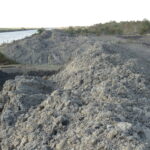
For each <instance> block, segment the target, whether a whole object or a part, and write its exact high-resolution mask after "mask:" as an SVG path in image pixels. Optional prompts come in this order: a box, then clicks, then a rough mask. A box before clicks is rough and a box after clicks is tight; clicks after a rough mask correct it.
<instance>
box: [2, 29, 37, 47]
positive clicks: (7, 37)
mask: <svg viewBox="0 0 150 150" xmlns="http://www.w3.org/2000/svg"><path fill="white" fill-rule="evenodd" d="M36 32H37V30H25V31H13V32H0V45H1V44H3V43H10V42H12V41H14V40H20V39H23V38H25V37H28V36H31V35H33V34H34V33H36Z"/></svg>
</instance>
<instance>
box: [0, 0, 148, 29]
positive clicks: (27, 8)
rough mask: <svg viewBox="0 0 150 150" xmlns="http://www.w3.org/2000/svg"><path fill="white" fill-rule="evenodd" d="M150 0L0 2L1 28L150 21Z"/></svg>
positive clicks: (10, 0) (6, 0) (27, 0)
mask: <svg viewBox="0 0 150 150" xmlns="http://www.w3.org/2000/svg"><path fill="white" fill-rule="evenodd" d="M149 7H150V0H0V27H5V28H7V27H49V28H52V27H66V26H89V25H93V24H97V23H105V22H109V21H117V22H119V21H130V20H143V19H149V20H150V8H149Z"/></svg>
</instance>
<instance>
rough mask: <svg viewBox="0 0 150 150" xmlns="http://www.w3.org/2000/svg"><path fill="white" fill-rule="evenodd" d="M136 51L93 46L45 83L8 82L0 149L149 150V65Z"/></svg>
mask: <svg viewBox="0 0 150 150" xmlns="http://www.w3.org/2000/svg"><path fill="white" fill-rule="evenodd" d="M136 48H137V47H133V45H132V46H128V47H127V45H126V44H117V43H111V42H109V43H108V42H103V41H97V42H94V43H93V46H91V47H89V48H87V49H86V50H85V51H84V52H82V53H81V54H80V55H77V56H76V57H75V58H74V59H73V60H72V61H70V63H68V65H67V66H66V67H65V68H64V70H62V71H61V72H59V73H58V74H56V75H54V76H52V77H49V79H48V80H44V79H42V78H39V77H29V76H20V77H16V79H15V80H9V81H7V82H6V83H5V85H4V87H3V90H2V92H1V97H0V145H1V149H2V150H149V149H150V70H149V68H150V63H149V59H148V58H149V57H148V52H147V54H146V55H145V54H144V51H143V53H141V54H140V53H137V52H136V51H135V50H136ZM144 48H145V47H143V49H144ZM143 49H141V50H143ZM145 49H148V48H145ZM138 52H140V50H139V51H138Z"/></svg>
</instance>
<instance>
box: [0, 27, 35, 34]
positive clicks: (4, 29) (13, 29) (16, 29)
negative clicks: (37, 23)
mask: <svg viewBox="0 0 150 150" xmlns="http://www.w3.org/2000/svg"><path fill="white" fill-rule="evenodd" d="M25 30H38V28H0V33H3V32H16V31H25Z"/></svg>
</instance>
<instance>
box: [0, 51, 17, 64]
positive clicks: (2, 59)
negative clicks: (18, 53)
mask: <svg viewBox="0 0 150 150" xmlns="http://www.w3.org/2000/svg"><path fill="white" fill-rule="evenodd" d="M10 64H17V62H16V61H13V60H11V59H9V58H7V57H6V56H5V55H4V54H2V53H0V65H10Z"/></svg>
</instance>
